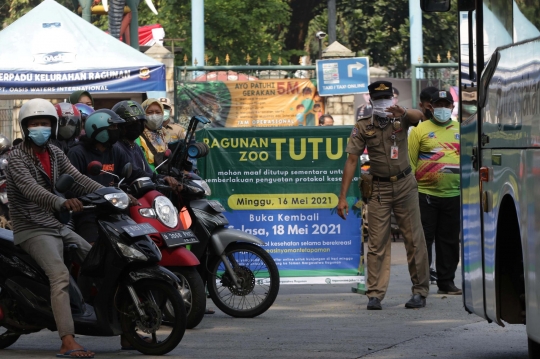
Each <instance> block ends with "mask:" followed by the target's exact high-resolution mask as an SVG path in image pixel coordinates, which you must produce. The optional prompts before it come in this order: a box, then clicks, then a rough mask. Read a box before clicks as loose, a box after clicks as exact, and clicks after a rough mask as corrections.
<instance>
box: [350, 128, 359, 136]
mask: <svg viewBox="0 0 540 359" xmlns="http://www.w3.org/2000/svg"><path fill="white" fill-rule="evenodd" d="M357 134H358V128H357V127H356V126H354V128H353V129H352V131H351V137H356V135H357Z"/></svg>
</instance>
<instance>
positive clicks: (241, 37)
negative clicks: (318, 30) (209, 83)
mask: <svg viewBox="0 0 540 359" xmlns="http://www.w3.org/2000/svg"><path fill="white" fill-rule="evenodd" d="M154 5H156V8H157V10H158V12H159V15H158V16H155V15H154V14H152V13H151V12H150V10H149V9H148V8H147V7H146V6H145V5H141V6H140V8H139V11H140V14H139V23H140V25H141V26H142V25H148V24H155V23H159V24H161V26H163V28H164V29H165V35H166V37H167V38H181V39H184V41H183V42H182V43H181V44H180V46H182V48H183V49H184V53H185V54H186V55H187V58H188V59H189V60H188V63H190V62H191V4H190V2H186V1H184V0H157V1H154ZM289 17H290V12H289V8H288V5H287V3H286V2H285V1H283V0H265V1H258V0H206V1H205V24H206V26H205V47H206V54H207V55H208V57H209V65H210V64H212V65H213V64H215V58H216V57H219V61H220V64H223V65H224V64H225V56H226V55H227V54H228V55H229V57H230V62H229V63H230V64H231V65H232V64H235V65H237V64H245V63H246V57H247V55H249V56H250V57H251V58H252V60H251V61H250V63H251V64H255V63H256V60H257V57H260V58H261V62H262V63H265V64H266V63H267V59H266V58H267V56H268V54H272V56H273V59H272V60H273V63H276V62H277V60H278V56H282V57H284V56H287V55H288V52H287V51H286V50H285V49H283V35H284V33H283V31H282V29H283V28H284V27H285V26H286V24H287V22H288V21H289ZM182 57H183V56H182ZM197 61H198V63H199V64H202V63H203V59H197ZM177 64H183V61H182V59H178V58H177Z"/></svg>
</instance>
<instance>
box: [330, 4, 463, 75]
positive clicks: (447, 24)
mask: <svg viewBox="0 0 540 359" xmlns="http://www.w3.org/2000/svg"><path fill="white" fill-rule="evenodd" d="M452 3H453V7H452V9H451V10H450V11H449V12H446V13H431V14H428V13H424V14H423V25H422V26H423V34H424V37H423V45H424V59H423V61H424V62H434V61H436V58H437V55H438V54H440V55H441V56H443V57H444V56H445V55H446V53H447V52H448V51H450V53H451V54H454V57H457V48H458V37H457V32H458V28H459V27H458V22H457V9H456V2H455V1H454V2H452ZM340 10H341V11H342V12H343V14H344V15H343V16H345V18H346V19H347V21H348V22H349V23H350V27H351V29H350V32H349V42H350V46H351V49H352V50H353V51H357V52H359V53H360V54H362V55H367V56H369V57H370V58H371V63H372V64H378V65H381V66H387V67H389V68H391V69H392V70H396V71H405V70H406V69H408V68H409V67H410V63H411V61H410V59H409V54H410V41H414V39H411V38H410V32H409V4H408V2H406V1H392V0H378V1H374V2H365V1H363V2H359V1H356V0H342V1H341V2H340ZM417 61H418V60H417V59H413V62H417Z"/></svg>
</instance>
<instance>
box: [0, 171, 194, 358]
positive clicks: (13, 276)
mask: <svg viewBox="0 0 540 359" xmlns="http://www.w3.org/2000/svg"><path fill="white" fill-rule="evenodd" d="M128 172H129V171H128ZM74 183H75V182H74V180H73V177H71V176H69V175H66V174H64V175H62V176H60V177H59V178H58V180H57V182H56V190H57V191H58V192H60V193H65V192H66V191H68V190H69V189H70V188H71V186H72V185H73V184H74ZM75 184H76V183H75ZM79 200H80V201H81V202H82V203H83V205H84V210H89V211H95V212H96V213H97V221H98V224H99V233H100V236H99V239H98V241H97V242H96V244H95V245H94V246H93V247H92V249H91V251H90V252H89V254H88V255H87V257H86V259H85V261H84V263H83V264H82V266H81V274H80V275H79V280H81V279H84V278H87V279H88V280H89V281H92V282H94V283H98V288H99V291H98V292H97V294H96V295H95V297H94V298H93V299H94V300H93V305H89V304H87V303H85V301H84V299H83V294H82V293H81V291H80V290H79V287H78V286H77V284H76V283H75V280H73V278H71V280H70V287H69V292H70V303H71V310H72V315H73V320H74V323H75V333H76V334H80V335H91V336H117V335H120V334H123V335H124V337H125V338H126V339H127V340H128V342H129V343H130V344H131V345H132V346H133V347H134V348H135V349H136V350H138V351H140V352H141V353H143V354H147V355H163V354H166V353H168V352H170V351H171V350H173V349H174V348H176V346H177V345H178V344H179V343H180V341H181V340H182V337H183V335H184V332H185V327H186V314H185V308H184V304H183V300H182V298H181V297H180V294H179V292H178V282H179V280H178V278H177V277H176V276H175V275H174V274H173V273H171V272H170V271H168V270H167V269H165V268H162V267H160V266H158V265H157V263H158V262H159V261H160V260H161V252H160V251H159V249H158V248H157V247H156V245H155V244H154V242H153V241H152V240H151V239H150V238H149V237H148V236H147V234H148V233H153V232H155V229H154V228H149V227H151V226H147V225H138V224H137V223H135V221H133V220H132V219H131V218H130V217H129V216H128V215H126V214H124V213H123V212H124V211H125V210H126V209H127V207H128V204H129V198H128V195H127V194H126V193H124V192H123V191H121V190H120V189H117V188H113V187H106V188H101V189H99V190H97V191H95V192H93V193H90V194H87V195H85V196H83V197H80V198H79ZM59 217H60V218H61V219H62V223H67V221H68V220H69V219H70V217H71V216H70V214H69V212H63V213H60V216H59ZM72 247H73V245H72ZM71 249H72V248H64V253H65V254H67V256H68V257H69V253H71V252H70V250H71ZM45 328H47V329H49V330H53V331H54V330H56V324H55V320H54V316H53V313H52V308H51V301H50V289H49V281H48V278H47V276H46V275H45V273H44V272H43V270H42V269H41V268H40V267H39V266H38V265H37V263H35V261H34V260H32V258H31V257H30V256H29V255H28V254H26V253H25V252H24V251H23V250H21V249H19V248H18V247H17V246H15V245H14V243H13V234H12V232H11V231H8V230H4V229H0V349H4V348H7V347H8V346H10V345H12V344H13V343H15V342H16V341H17V339H18V338H19V337H20V335H22V334H30V333H34V332H38V331H40V330H42V329H45ZM142 334H147V335H151V340H150V341H149V340H148V338H144V337H143V336H142ZM145 339H146V340H145Z"/></svg>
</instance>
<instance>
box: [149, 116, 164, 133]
mask: <svg viewBox="0 0 540 359" xmlns="http://www.w3.org/2000/svg"><path fill="white" fill-rule="evenodd" d="M146 120H147V121H146V127H148V128H149V129H150V130H152V131H156V130H159V129H160V128H161V126H162V125H163V115H157V114H154V115H148V116H146Z"/></svg>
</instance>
